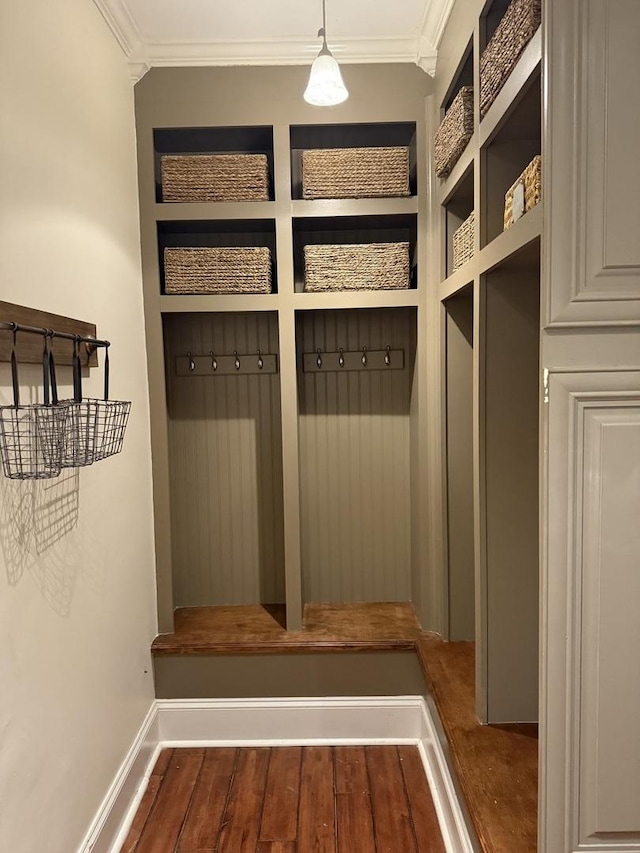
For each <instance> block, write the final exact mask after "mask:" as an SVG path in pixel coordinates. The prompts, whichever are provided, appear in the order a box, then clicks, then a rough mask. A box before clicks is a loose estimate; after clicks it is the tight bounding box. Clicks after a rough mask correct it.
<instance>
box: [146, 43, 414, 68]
mask: <svg viewBox="0 0 640 853" xmlns="http://www.w3.org/2000/svg"><path fill="white" fill-rule="evenodd" d="M330 48H331V52H332V53H333V55H334V56H335V57H336V59H338V60H339V61H340V62H341V63H358V62H360V63H364V62H415V57H416V41H415V39H413V38H382V39H343V40H341V41H339V42H336V41H332V42H331V43H330ZM319 49H320V45H319V43H318V40H317V39H314V40H313V41H309V40H308V39H284V40H283V39H280V40H278V41H273V40H271V41H267V40H258V39H256V40H248V41H204V42H157V43H151V44H149V45H147V50H146V56H147V59H148V61H149V64H150V65H152V66H172V65H186V66H189V65H205V66H212V65H213V66H215V65H307V64H310V63H311V62H313V60H314V59H315V57H316V56H317V54H318V51H319Z"/></svg>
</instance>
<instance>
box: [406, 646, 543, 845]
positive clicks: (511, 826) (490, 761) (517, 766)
mask: <svg viewBox="0 0 640 853" xmlns="http://www.w3.org/2000/svg"><path fill="white" fill-rule="evenodd" d="M418 655H419V658H420V661H421V663H422V665H423V668H424V671H425V674H426V675H427V681H428V684H429V689H430V692H431V694H432V695H433V697H434V700H435V703H436V706H437V708H438V714H439V716H440V720H441V721H442V726H443V728H444V730H445V734H446V735H447V740H448V742H449V752H450V755H451V758H452V761H453V765H454V770H455V772H456V775H457V777H458V780H459V783H460V787H461V789H462V792H463V794H464V799H465V802H466V804H467V808H468V810H469V814H470V816H471V819H472V821H473V824H474V827H475V829H476V833H477V835H478V838H479V840H480V844H481V847H482V850H483V851H484V853H535V851H536V850H537V836H538V825H537V824H538V741H537V726H532V725H515V726H504V727H502V726H501V727H498V726H481V725H480V723H479V722H478V718H477V717H476V713H475V695H474V684H475V660H474V644H473V643H463V642H456V643H444V642H442V640H441V639H440V638H439V637H437V636H436V635H429V634H423V635H422V637H421V638H420V640H419V641H418Z"/></svg>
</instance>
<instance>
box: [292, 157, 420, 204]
mask: <svg viewBox="0 0 640 853" xmlns="http://www.w3.org/2000/svg"><path fill="white" fill-rule="evenodd" d="M409 194H410V190H409V149H408V148H406V147H402V146H397V147H392V148H310V149H306V150H305V151H303V152H302V196H303V198H380V197H385V196H386V197H389V196H407V195H409Z"/></svg>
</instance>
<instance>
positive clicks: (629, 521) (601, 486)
mask: <svg viewBox="0 0 640 853" xmlns="http://www.w3.org/2000/svg"><path fill="white" fill-rule="evenodd" d="M582 483H583V504H582V505H583V515H582V530H583V542H582V632H581V659H582V665H581V696H580V704H581V709H582V710H581V720H582V725H581V745H580V806H581V807H580V840H581V842H585V841H586V840H587V839H589V840H590V841H591V842H593V840H594V838H593V836H596V837H597V836H601V835H603V834H605V833H611V832H615V833H628V834H629V835H632V836H633V839H634V840H635V842H636V843H639V842H640V729H639V728H638V719H637V716H638V708H640V656H639V655H638V649H640V620H639V619H638V602H639V601H640V573H639V572H638V559H639V555H640V526H639V525H638V518H640V404H639V403H638V400H637V398H636V400H635V402H634V403H632V402H631V401H624V400H621V401H619V402H618V403H617V404H616V403H615V402H614V401H613V400H612V401H611V402H610V403H608V404H606V403H604V402H603V403H601V404H598V405H596V406H593V407H591V406H588V407H587V408H586V411H585V412H584V455H583V473H582Z"/></svg>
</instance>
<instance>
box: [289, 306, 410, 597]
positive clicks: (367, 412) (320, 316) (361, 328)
mask: <svg viewBox="0 0 640 853" xmlns="http://www.w3.org/2000/svg"><path fill="white" fill-rule="evenodd" d="M415 340H416V321H415V311H414V310H413V309H374V310H353V311H340V312H336V311H315V312H301V316H299V317H298V319H297V342H298V344H297V346H298V365H299V367H298V369H299V373H298V376H299V410H300V422H299V434H300V479H301V483H300V486H301V498H300V506H301V530H302V572H303V595H304V599H305V601H326V602H332V601H406V600H410V599H411V506H410V503H411V502H410V475H411V459H410V409H411V387H412V374H413V363H414V357H415ZM363 346H366V347H367V349H370V350H380V349H385V348H386V347H387V346H391V347H392V348H393V349H396V348H397V349H403V350H404V358H405V367H404V370H389V371H388V372H385V371H381V370H367V371H351V372H345V373H342V372H331V373H303V372H302V366H301V358H302V353H303V352H315V351H316V350H317V349H318V348H320V349H321V350H322V351H329V352H331V351H333V352H336V351H338V350H339V349H340V347H342V348H344V349H345V350H348V351H350V350H361V349H362V347H363Z"/></svg>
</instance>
